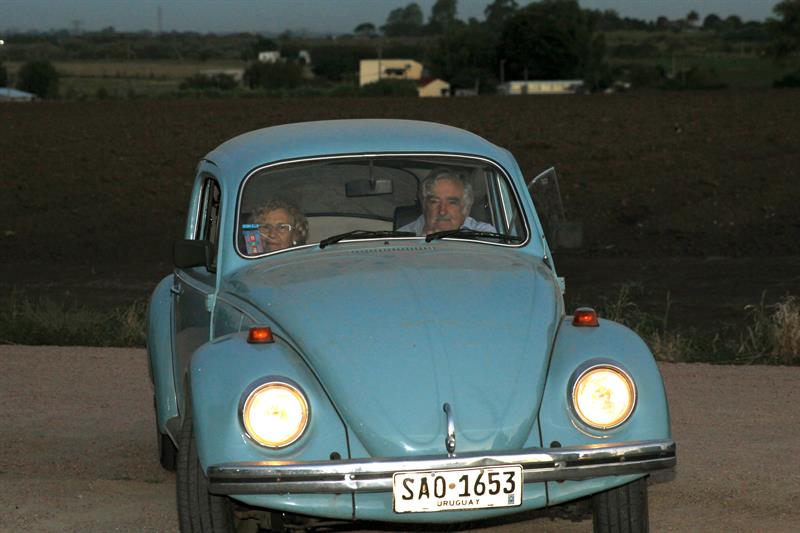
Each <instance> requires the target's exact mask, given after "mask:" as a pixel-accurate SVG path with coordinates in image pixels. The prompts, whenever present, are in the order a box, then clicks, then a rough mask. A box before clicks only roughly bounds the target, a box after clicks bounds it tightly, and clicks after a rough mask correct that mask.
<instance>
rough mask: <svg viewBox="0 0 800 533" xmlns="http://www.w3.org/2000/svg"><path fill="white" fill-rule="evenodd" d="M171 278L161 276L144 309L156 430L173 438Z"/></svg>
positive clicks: (174, 405)
mask: <svg viewBox="0 0 800 533" xmlns="http://www.w3.org/2000/svg"><path fill="white" fill-rule="evenodd" d="M172 284H173V275H172V274H170V275H169V276H166V277H164V279H162V280H161V281H160V282H159V283H158V285H156V288H155V289H154V290H153V294H152V295H151V296H150V305H149V306H148V308H147V355H148V358H149V361H150V378H151V380H152V382H153V388H154V392H155V404H156V422H157V424H158V431H159V432H160V433H163V434H165V435H170V437H171V438H172V439H173V441H177V435H172V434H171V432H170V430H169V426H168V424H167V421H168V420H170V419H173V418H175V417H177V416H178V403H177V398H176V394H175V379H174V376H173V373H174V367H173V364H172V329H173V328H172V293H171V292H170V288H171V287H172Z"/></svg>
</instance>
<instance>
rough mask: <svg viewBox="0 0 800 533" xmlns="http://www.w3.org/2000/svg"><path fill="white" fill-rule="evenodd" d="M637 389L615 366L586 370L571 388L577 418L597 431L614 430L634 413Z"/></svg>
mask: <svg viewBox="0 0 800 533" xmlns="http://www.w3.org/2000/svg"><path fill="white" fill-rule="evenodd" d="M635 403H636V389H635V387H634V385H633V380H631V378H630V377H629V376H628V375H627V374H626V373H625V372H623V371H622V370H620V369H619V368H616V367H613V366H605V365H604V366H596V367H592V368H590V369H588V370H586V371H584V372H583V373H582V374H581V375H580V376H579V377H578V379H577V380H575V384H574V386H573V387H572V405H573V407H574V409H575V413H576V414H577V415H578V417H579V418H580V419H581V420H582V421H583V422H584V423H585V424H588V425H589V426H591V427H593V428H597V429H611V428H614V427H616V426H618V425H620V424H622V423H623V422H625V421H626V420H627V419H628V417H629V416H630V415H631V413H632V412H633V407H634V405H635Z"/></svg>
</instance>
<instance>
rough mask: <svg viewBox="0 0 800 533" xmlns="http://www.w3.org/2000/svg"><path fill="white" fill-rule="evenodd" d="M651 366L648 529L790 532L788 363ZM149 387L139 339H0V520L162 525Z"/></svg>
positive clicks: (792, 392)
mask: <svg viewBox="0 0 800 533" xmlns="http://www.w3.org/2000/svg"><path fill="white" fill-rule="evenodd" d="M661 369H662V372H663V374H664V379H665V382H666V385H667V390H668V393H669V400H670V408H671V411H672V419H673V432H674V436H675V439H676V440H677V442H678V464H679V465H678V469H677V475H676V478H675V480H674V481H672V482H670V483H667V484H660V485H655V486H652V487H651V490H650V516H651V523H652V530H653V531H656V532H658V531H680V532H683V531H692V532H701V531H713V532H717V531H727V532H730V531H743V532H744V531H747V532H751V531H785V532H794V531H798V529H800V505H798V503H797V502H798V501H800V460H798V451H800V445H798V442H800V414H798V409H797V405H798V404H800V390H798V383H800V368H795V367H793V368H787V367H714V366H709V365H685V364H664V365H662V366H661ZM150 398H151V388H150V383H149V380H148V377H147V365H146V359H145V353H144V351H143V350H138V349H108V348H53V347H25V346H0V428H2V429H0V531H2V532H3V533H5V532H17V531H22V532H27V531H36V532H42V531H59V532H60V531H80V532H107V531H123V532H127V531H131V532H134V531H136V532H139V531H151V532H152V531H174V530H176V529H177V524H176V517H175V496H174V490H175V481H174V476H173V475H172V474H170V473H167V472H164V471H162V470H161V468H160V467H159V466H158V462H157V460H156V452H155V444H154V440H153V424H154V422H153V415H152V408H151V399H150ZM499 530H504V531H523V530H526V531H529V530H534V531H553V532H579V531H580V532H585V531H591V523H590V522H589V521H583V522H578V523H575V522H569V521H563V520H555V521H553V520H551V519H548V518H539V519H536V520H533V521H530V522H526V523H515V524H511V525H506V526H502V527H499V526H498V527H495V528H491V531H499ZM487 531H488V530H487Z"/></svg>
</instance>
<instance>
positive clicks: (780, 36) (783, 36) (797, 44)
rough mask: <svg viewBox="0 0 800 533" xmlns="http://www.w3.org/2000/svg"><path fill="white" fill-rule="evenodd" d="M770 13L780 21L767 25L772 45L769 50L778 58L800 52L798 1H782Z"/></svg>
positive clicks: (799, 0) (799, 4)
mask: <svg viewBox="0 0 800 533" xmlns="http://www.w3.org/2000/svg"><path fill="white" fill-rule="evenodd" d="M772 11H773V12H774V13H775V14H776V15H778V16H779V17H780V20H771V21H770V23H769V29H770V33H771V34H772V37H773V43H772V45H771V46H770V49H771V51H772V53H773V55H775V56H776V57H778V58H783V57H786V56H787V55H789V54H791V53H792V52H794V51H796V50H800V0H783V1H782V2H778V3H777V4H775V7H773V8H772Z"/></svg>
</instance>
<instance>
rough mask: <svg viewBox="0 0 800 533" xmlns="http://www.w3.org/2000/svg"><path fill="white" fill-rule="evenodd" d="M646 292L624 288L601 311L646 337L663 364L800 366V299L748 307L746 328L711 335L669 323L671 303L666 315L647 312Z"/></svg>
mask: <svg viewBox="0 0 800 533" xmlns="http://www.w3.org/2000/svg"><path fill="white" fill-rule="evenodd" d="M637 289H640V287H637V286H636V285H634V284H630V285H623V286H622V287H621V288H620V290H619V292H618V293H617V294H616V295H614V296H613V297H611V298H606V299H604V301H603V304H602V305H601V306H600V307H599V308H598V314H599V315H600V316H601V317H604V318H607V319H610V320H614V321H615V322H620V323H622V324H625V325H626V326H628V327H629V328H631V329H632V330H634V331H635V332H636V333H638V334H639V336H641V337H642V339H644V341H645V342H646V343H647V345H648V346H649V347H650V350H651V351H652V352H653V355H654V356H655V358H656V359H658V360H659V361H672V362H705V363H728V364H773V365H800V298H798V297H796V296H793V295H787V296H785V297H784V298H783V300H781V301H779V302H778V303H775V304H772V305H767V304H765V299H764V296H765V295H763V294H762V297H761V302H760V303H758V304H755V305H748V306H746V307H745V309H744V312H745V314H746V320H745V324H744V326H741V325H725V326H722V327H721V328H720V329H719V330H718V331H716V332H714V333H713V334H711V335H709V334H708V333H707V332H702V333H701V332H699V331H696V330H691V329H679V328H672V327H670V325H669V312H670V299H669V294H667V300H666V303H665V306H664V313H663V315H661V316H656V315H653V314H649V313H645V312H643V311H642V310H641V309H640V308H639V306H638V305H637V304H636V303H635V302H634V301H633V293H634V292H635V291H636V290H637Z"/></svg>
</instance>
